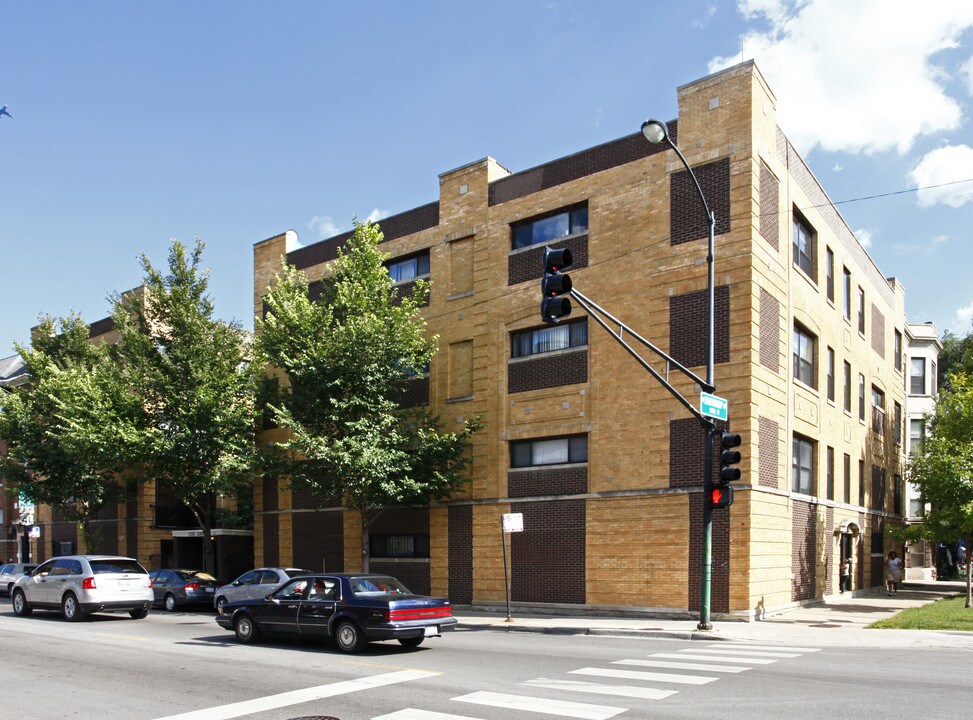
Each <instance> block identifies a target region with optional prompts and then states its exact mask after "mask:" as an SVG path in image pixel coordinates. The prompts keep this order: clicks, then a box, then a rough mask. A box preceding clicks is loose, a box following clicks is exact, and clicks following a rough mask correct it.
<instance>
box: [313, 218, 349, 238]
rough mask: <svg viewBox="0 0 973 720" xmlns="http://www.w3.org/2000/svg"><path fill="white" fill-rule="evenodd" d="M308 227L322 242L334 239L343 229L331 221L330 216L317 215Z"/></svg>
mask: <svg viewBox="0 0 973 720" xmlns="http://www.w3.org/2000/svg"><path fill="white" fill-rule="evenodd" d="M307 226H308V227H309V228H310V229H311V232H313V233H314V234H315V235H317V236H318V239H321V240H323V239H324V238H329V237H333V236H335V235H337V234H338V233H340V232H341V227H340V226H339V225H337V224H336V223H335V221H334V220H332V219H331V216H330V215H315V216H314V217H313V218H311V221H310V222H309V223H308V224H307Z"/></svg>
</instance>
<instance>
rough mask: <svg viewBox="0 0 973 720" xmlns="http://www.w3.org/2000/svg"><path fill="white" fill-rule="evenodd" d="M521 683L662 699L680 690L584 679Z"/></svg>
mask: <svg viewBox="0 0 973 720" xmlns="http://www.w3.org/2000/svg"><path fill="white" fill-rule="evenodd" d="M521 685H529V686H531V687H541V688H545V689H547V690H573V691H576V692H588V693H597V694H601V695H619V696H621V697H632V698H640V699H642V700H662V699H663V698H667V697H669V696H670V695H675V694H676V693H678V692H679V691H678V690H658V689H656V688H647V687H639V686H638V685H603V684H601V683H590V682H584V681H582V680H550V679H548V678H537V679H536V680H528V681H527V682H525V683H521Z"/></svg>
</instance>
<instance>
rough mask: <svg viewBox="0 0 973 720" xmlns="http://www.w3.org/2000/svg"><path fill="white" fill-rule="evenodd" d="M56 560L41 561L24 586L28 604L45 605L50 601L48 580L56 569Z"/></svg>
mask: <svg viewBox="0 0 973 720" xmlns="http://www.w3.org/2000/svg"><path fill="white" fill-rule="evenodd" d="M56 562H57V560H48V561H47V562H45V563H41V565H40V566H39V567H38V568H37V569H36V571H35V572H34V573H33V574H32V575H31V576H30V579H28V580H27V582H26V584H25V585H24V586H23V588H24V594H25V595H26V596H27V602H28V604H30V605H44V604H46V603H48V602H49V600H48V597H49V593H48V583H47V580H48V578H49V577H50V575H51V573H52V572H53V571H54V563H56Z"/></svg>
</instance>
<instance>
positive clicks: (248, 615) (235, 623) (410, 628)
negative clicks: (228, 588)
mask: <svg viewBox="0 0 973 720" xmlns="http://www.w3.org/2000/svg"><path fill="white" fill-rule="evenodd" d="M216 622H217V623H219V624H220V626H221V627H223V628H225V629H226V630H232V631H233V632H234V633H236V637H237V640H239V641H240V642H242V643H253V642H257V641H258V640H259V639H260V638H261V636H263V635H278V636H291V637H309V638H331V639H333V640H334V641H335V644H337V646H338V648H339V649H340V650H342V651H343V652H348V653H352V652H357V651H358V650H361V649H362V648H363V647H365V645H366V644H367V643H369V642H371V641H373V640H398V641H399V643H401V644H402V645H404V646H405V647H418V646H419V645H420V644H422V641H423V640H425V639H426V638H427V637H435V636H438V635H440V634H441V633H442V632H444V631H446V630H452V629H453V626H454V625H456V618H454V617H453V609H452V607H451V606H450V604H449V601H448V600H445V599H443V598H433V597H427V596H425V595H415V594H413V593H412V592H410V591H409V589H408V588H406V587H405V586H404V585H403V584H402V583H400V582H399V581H398V580H396V579H395V578H394V577H391V576H389V575H370V574H358V575H355V574H345V573H337V574H336V573H328V574H320V575H317V574H315V575H299V576H296V577H293V578H291V579H290V580H288V581H286V582H285V583H284V584H283V585H281V586H280V587H279V588H277V589H276V590H274V591H273V592H272V593H270V594H269V595H268V596H267V597H265V598H260V599H256V600H240V601H238V602H231V603H227V604H226V605H224V606H223V609H222V612H221V613H220V614H219V615H217V616H216Z"/></svg>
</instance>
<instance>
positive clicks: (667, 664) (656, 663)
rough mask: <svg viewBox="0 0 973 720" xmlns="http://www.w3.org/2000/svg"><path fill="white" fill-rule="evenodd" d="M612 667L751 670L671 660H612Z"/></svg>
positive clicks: (717, 670)
mask: <svg viewBox="0 0 973 720" xmlns="http://www.w3.org/2000/svg"><path fill="white" fill-rule="evenodd" d="M612 665H638V666H639V667H657V668H670V669H672V670H703V671H707V670H713V671H715V672H726V673H740V672H746V671H747V670H753V668H751V667H744V666H742V665H715V664H713V663H687V662H675V661H673V660H614V661H612Z"/></svg>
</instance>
